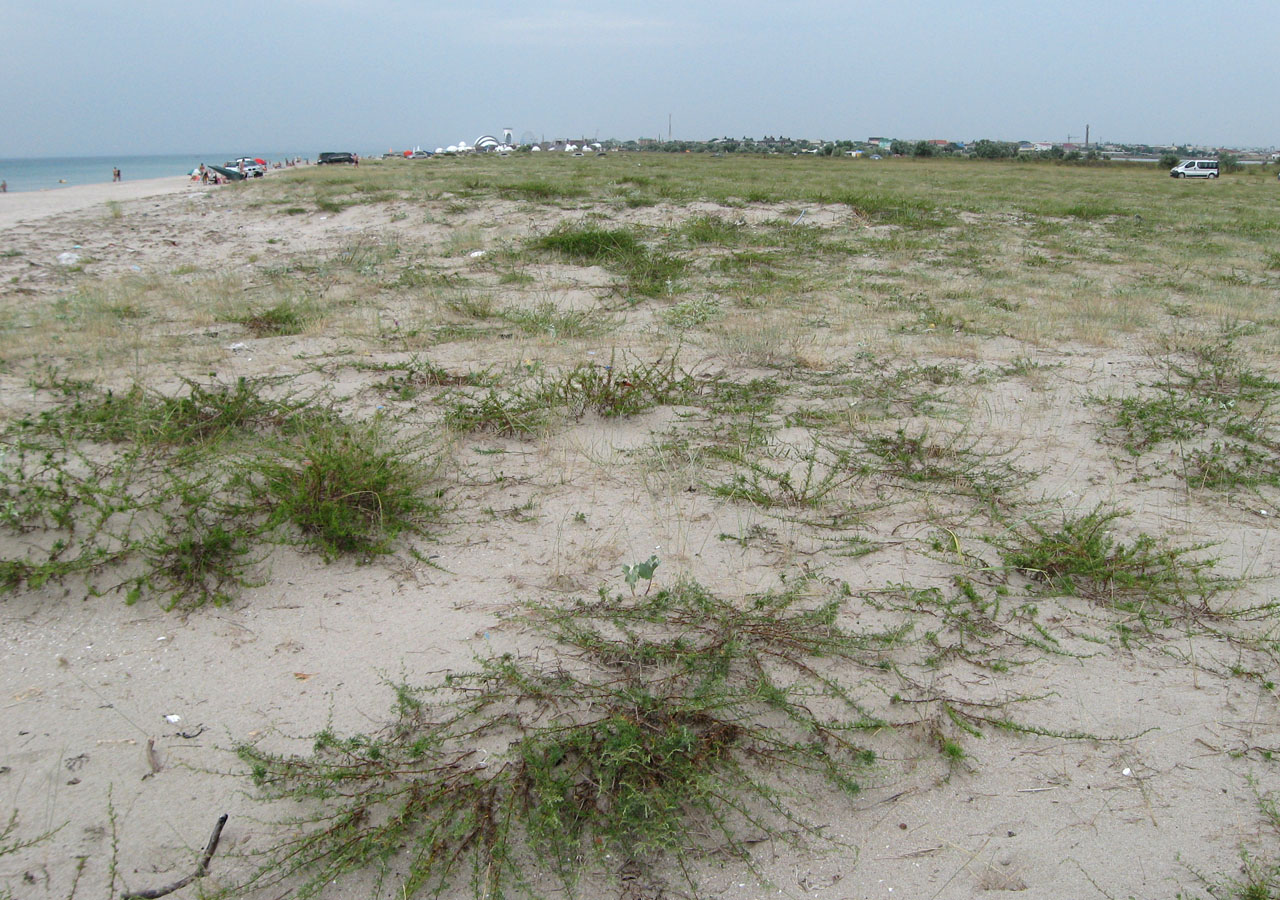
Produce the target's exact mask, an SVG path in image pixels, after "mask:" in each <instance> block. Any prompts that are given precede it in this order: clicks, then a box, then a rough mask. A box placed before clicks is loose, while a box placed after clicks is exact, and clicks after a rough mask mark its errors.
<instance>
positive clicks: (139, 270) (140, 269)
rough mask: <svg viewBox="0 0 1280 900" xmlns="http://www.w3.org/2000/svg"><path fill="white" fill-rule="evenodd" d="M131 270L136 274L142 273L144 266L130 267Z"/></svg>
mask: <svg viewBox="0 0 1280 900" xmlns="http://www.w3.org/2000/svg"><path fill="white" fill-rule="evenodd" d="M129 268H130V269H132V270H133V271H135V272H141V271H142V266H130V267H129Z"/></svg>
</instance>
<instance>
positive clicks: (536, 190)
mask: <svg viewBox="0 0 1280 900" xmlns="http://www.w3.org/2000/svg"><path fill="white" fill-rule="evenodd" d="M497 192H498V194H499V196H502V197H508V198H512V199H516V200H536V201H541V202H547V201H551V200H568V199H573V198H576V197H585V196H586V195H587V193H588V192H587V189H586V188H584V187H580V186H577V185H568V184H559V183H556V182H552V181H548V180H546V179H534V180H531V181H520V182H516V183H514V184H505V185H501V186H499V187H498V188H497Z"/></svg>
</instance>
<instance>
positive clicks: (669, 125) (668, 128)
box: [667, 113, 671, 144]
mask: <svg viewBox="0 0 1280 900" xmlns="http://www.w3.org/2000/svg"><path fill="white" fill-rule="evenodd" d="M667 143H668V144H669V143H671V113H667Z"/></svg>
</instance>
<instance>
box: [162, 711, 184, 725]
mask: <svg viewBox="0 0 1280 900" xmlns="http://www.w3.org/2000/svg"><path fill="white" fill-rule="evenodd" d="M164 720H165V721H166V722H168V723H169V724H170V725H177V724H178V723H179V722H181V721H182V716H179V715H175V714H173V713H170V714H169V715H167V716H165V717H164Z"/></svg>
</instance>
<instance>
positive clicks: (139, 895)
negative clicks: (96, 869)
mask: <svg viewBox="0 0 1280 900" xmlns="http://www.w3.org/2000/svg"><path fill="white" fill-rule="evenodd" d="M226 824H227V814H226V813H223V814H222V815H221V816H219V817H218V824H217V825H214V826H213V834H211V835H209V843H207V844H205V847H204V855H203V856H201V857H200V864H199V865H198V866H196V870H195V871H194V872H192V873H191V874H190V875H188V876H187V877H186V878H179V879H178V880H177V881H175V882H174V883H173V884H170V885H166V886H164V887H162V888H155V889H154V890H150V891H135V892H134V893H132V894H122V895H121V896H120V900H155V898H157V897H163V896H164V895H165V894H172V893H173V892H174V891H178V890H181V889H182V888H184V887H186V886H187V885H189V884H190V883H191V882H193V881H195V880H196V879H197V878H203V877H204V876H205V874H206V873H207V872H208V871H209V860H211V859H213V854H214V853H215V852H217V850H218V841H219V840H221V838H222V826H223V825H226Z"/></svg>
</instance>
